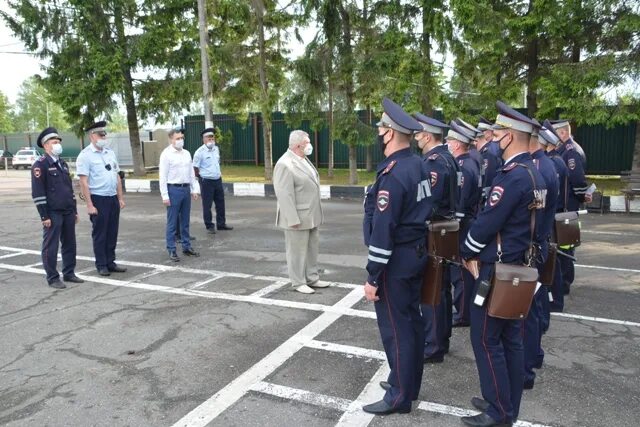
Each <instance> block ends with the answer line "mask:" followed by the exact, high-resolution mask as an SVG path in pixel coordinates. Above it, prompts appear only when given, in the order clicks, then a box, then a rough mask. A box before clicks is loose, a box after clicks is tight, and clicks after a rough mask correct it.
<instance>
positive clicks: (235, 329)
mask: <svg viewBox="0 0 640 427" xmlns="http://www.w3.org/2000/svg"><path fill="white" fill-rule="evenodd" d="M25 179H26V178H25ZM0 187H1V188H0V287H1V288H0V343H1V344H0V425H6V426H31V425H33V426H94V425H95V426H106V425H110V426H113V425H115V426H176V427H177V426H305V427H312V426H368V425H369V426H398V427H400V426H415V425H428V426H459V425H461V421H460V418H459V417H461V416H464V415H468V414H473V413H475V412H474V411H473V410H472V406H471V404H470V402H469V400H470V399H471V397H473V396H479V393H480V387H479V382H478V376H477V372H476V368H475V362H474V358H473V353H472V350H471V344H470V341H469V329H468V328H463V329H454V333H453V338H452V341H451V351H450V354H449V355H448V357H447V358H446V359H445V362H444V363H442V364H437V365H427V366H426V368H425V372H424V377H423V382H422V390H421V393H420V398H419V401H418V402H416V403H415V404H414V407H413V410H412V412H411V413H410V414H407V415H390V416H385V417H374V416H372V415H369V414H366V413H364V412H363V411H362V410H361V406H362V405H363V404H365V403H371V402H373V401H376V400H378V399H380V398H381V397H382V396H383V391H382V389H380V388H379V386H378V382H379V381H380V380H383V379H386V376H387V373H388V367H387V366H386V362H385V361H384V353H383V352H382V344H381V341H380V337H379V334H378V329H377V326H376V321H375V314H374V312H373V306H372V305H371V304H369V303H367V302H365V301H364V299H363V292H362V287H361V285H362V283H363V281H364V279H365V278H366V275H365V273H364V270H363V267H364V265H365V262H366V250H365V247H364V244H363V242H362V236H361V216H362V203H361V201H325V202H324V204H323V207H324V213H325V225H324V226H323V227H322V228H321V232H320V233H321V234H320V235H321V238H320V239H321V240H320V254H321V255H320V266H321V268H322V269H323V273H322V280H325V281H328V282H330V283H331V286H330V287H329V288H326V289H320V290H318V291H317V292H316V294H314V295H303V294H299V293H297V292H294V291H292V290H291V288H290V286H288V283H287V279H286V265H285V256H284V237H283V233H282V231H280V230H278V229H276V227H275V226H274V216H275V200H274V199H271V198H239V197H227V218H228V223H229V224H230V225H233V226H234V227H235V230H233V231H220V232H218V234H216V235H215V236H211V235H208V234H206V233H205V230H204V226H203V223H202V219H201V206H200V202H195V203H194V204H193V209H192V215H191V218H192V221H191V230H192V234H193V235H194V236H196V237H197V240H196V241H195V242H194V248H195V249H196V250H198V251H200V252H201V254H202V256H201V257H200V258H187V257H181V258H182V260H181V262H180V263H173V262H171V261H169V260H168V257H167V252H166V250H165V243H164V227H165V210H164V208H163V207H162V204H161V200H160V197H159V195H157V194H128V195H127V196H126V202H127V207H126V208H125V209H124V210H123V212H122V214H121V220H120V235H119V236H120V237H119V244H118V250H117V256H118V259H117V262H118V263H119V264H121V265H123V266H125V267H127V268H128V271H127V272H126V273H122V274H116V273H114V274H112V275H111V276H110V277H101V276H98V275H97V273H96V271H95V268H94V267H93V262H92V259H93V258H92V256H93V251H92V246H91V237H90V223H89V221H88V217H87V215H86V209H85V207H84V206H81V207H80V209H79V211H80V213H81V215H80V216H81V222H80V223H79V224H78V226H77V241H78V265H77V269H76V272H77V273H78V275H79V276H80V277H82V278H83V279H85V280H86V282H85V283H83V284H69V285H68V288H67V289H65V290H54V289H52V288H50V287H48V286H47V285H46V281H45V277H44V271H43V270H42V265H41V259H40V255H39V251H40V245H41V225H40V222H39V220H38V216H37V213H36V210H35V207H34V205H33V202H32V201H31V193H30V189H29V185H28V182H26V183H25V180H23V179H11V178H3V177H2V178H0ZM582 226H583V235H582V240H583V242H584V243H583V245H582V246H581V247H580V248H578V250H577V256H578V266H577V267H576V281H575V283H574V286H573V288H572V291H571V294H570V295H569V296H567V299H566V302H565V313H562V314H554V315H553V316H552V323H551V328H550V330H549V332H548V333H547V335H545V337H544V339H543V345H544V348H545V351H546V357H545V365H544V367H543V369H541V370H539V371H538V377H537V380H536V383H535V388H534V389H533V390H531V391H525V392H524V396H523V402H522V409H521V412H520V419H521V421H519V423H518V425H520V426H534V425H535V426H538V425H540V426H604V425H607V426H637V425H638V423H639V421H638V420H639V419H640V363H639V360H640V310H639V309H638V308H639V307H640V256H639V255H638V253H639V252H640V217H639V216H628V215H598V214H589V215H587V216H585V217H584V218H583V220H582ZM179 254H181V253H180V252H179Z"/></svg>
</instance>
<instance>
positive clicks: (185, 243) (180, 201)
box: [160, 129, 200, 262]
mask: <svg viewBox="0 0 640 427" xmlns="http://www.w3.org/2000/svg"><path fill="white" fill-rule="evenodd" d="M168 135H169V142H170V144H171V145H169V146H168V147H167V148H165V149H164V151H163V152H162V154H161V155H160V194H161V196H162V203H163V204H164V205H165V206H166V207H167V230H166V240H167V251H169V257H170V258H171V260H172V261H175V262H178V261H180V258H179V257H178V254H177V252H176V238H175V233H176V229H177V227H178V224H180V237H181V243H182V253H183V254H185V255H187V256H196V257H198V256H200V254H199V253H198V252H196V251H194V250H193V248H192V247H191V239H190V237H189V216H190V214H191V198H193V200H198V195H199V194H200V185H198V181H197V180H196V175H195V173H194V171H193V165H192V163H191V154H190V153H189V151H187V150H185V149H184V135H183V133H182V129H171V130H170V131H169V133H168Z"/></svg>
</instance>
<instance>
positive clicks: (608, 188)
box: [587, 175, 627, 196]
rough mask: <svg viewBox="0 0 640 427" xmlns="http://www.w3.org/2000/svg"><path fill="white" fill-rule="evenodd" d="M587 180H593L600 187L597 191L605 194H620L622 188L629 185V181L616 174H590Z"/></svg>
mask: <svg viewBox="0 0 640 427" xmlns="http://www.w3.org/2000/svg"><path fill="white" fill-rule="evenodd" d="M587 182H588V183H592V182H593V183H594V184H595V185H596V187H597V188H598V189H597V191H600V192H601V193H602V194H603V195H605V196H620V195H622V192H621V191H620V190H622V189H624V188H626V187H627V183H626V182H624V181H622V180H621V179H620V177H619V176H615V175H588V176H587Z"/></svg>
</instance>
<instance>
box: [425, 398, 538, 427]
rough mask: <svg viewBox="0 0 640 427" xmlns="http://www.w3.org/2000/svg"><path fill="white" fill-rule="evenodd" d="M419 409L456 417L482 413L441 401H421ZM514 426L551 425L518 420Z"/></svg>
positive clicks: (533, 426)
mask: <svg viewBox="0 0 640 427" xmlns="http://www.w3.org/2000/svg"><path fill="white" fill-rule="evenodd" d="M418 409H422V410H423V411H427V412H433V413H436V414H444V415H453V416H454V417H469V416H473V415H477V414H479V413H480V412H478V411H473V410H469V409H464V408H458V407H456V406H450V405H443V404H441V403H434V402H424V401H421V402H420V403H419V404H418ZM514 426H517V427H549V426H546V425H545V424H536V423H531V422H529V421H518V422H517V423H515V424H514Z"/></svg>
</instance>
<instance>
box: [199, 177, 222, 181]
mask: <svg viewBox="0 0 640 427" xmlns="http://www.w3.org/2000/svg"><path fill="white" fill-rule="evenodd" d="M201 178H202V179H203V180H205V181H220V180H221V179H222V177H220V178H204V177H201Z"/></svg>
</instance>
